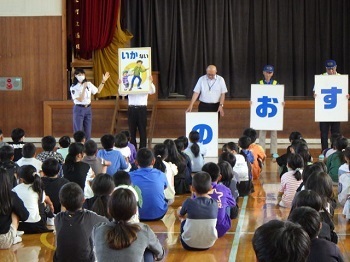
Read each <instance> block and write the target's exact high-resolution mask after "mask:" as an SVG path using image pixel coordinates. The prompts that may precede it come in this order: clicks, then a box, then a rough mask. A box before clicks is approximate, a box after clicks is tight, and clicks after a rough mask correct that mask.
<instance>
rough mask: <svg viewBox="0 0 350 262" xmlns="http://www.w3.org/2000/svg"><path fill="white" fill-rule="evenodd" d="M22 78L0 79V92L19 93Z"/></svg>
mask: <svg viewBox="0 0 350 262" xmlns="http://www.w3.org/2000/svg"><path fill="white" fill-rule="evenodd" d="M21 90H22V77H6V76H5V77H0V91H21Z"/></svg>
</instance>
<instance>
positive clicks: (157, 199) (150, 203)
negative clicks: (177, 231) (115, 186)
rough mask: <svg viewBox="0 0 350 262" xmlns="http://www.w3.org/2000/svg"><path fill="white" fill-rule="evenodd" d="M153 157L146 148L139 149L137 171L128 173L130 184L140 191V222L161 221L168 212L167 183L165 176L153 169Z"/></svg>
mask: <svg viewBox="0 0 350 262" xmlns="http://www.w3.org/2000/svg"><path fill="white" fill-rule="evenodd" d="M154 161H155V159H154V155H153V152H152V151H151V150H149V149H148V148H141V149H140V150H139V151H138V152H137V155H136V165H137V166H138V167H139V168H138V169H137V170H135V171H132V172H130V178H131V182H132V183H133V184H134V185H135V186H138V187H139V188H140V189H141V193H142V199H143V205H142V207H140V209H139V212H140V220H141V221H155V220H159V219H162V218H163V216H164V215H165V213H166V212H167V210H168V203H167V201H166V199H165V196H164V189H166V188H167V186H168V182H167V178H166V176H165V174H164V173H163V172H161V171H160V170H158V169H156V168H153V164H154Z"/></svg>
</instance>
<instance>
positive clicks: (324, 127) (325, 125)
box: [314, 60, 348, 152]
mask: <svg viewBox="0 0 350 262" xmlns="http://www.w3.org/2000/svg"><path fill="white" fill-rule="evenodd" d="M325 67H326V72H325V73H323V74H322V75H340V74H339V73H338V72H337V63H336V62H335V61H334V60H327V61H326V62H325ZM347 96H348V95H347ZM314 97H316V94H315V93H314ZM329 130H330V131H331V135H332V134H336V133H338V134H340V122H320V132H321V146H322V152H323V150H325V149H326V148H328V132H329Z"/></svg>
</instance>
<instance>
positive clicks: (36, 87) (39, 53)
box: [0, 16, 67, 137]
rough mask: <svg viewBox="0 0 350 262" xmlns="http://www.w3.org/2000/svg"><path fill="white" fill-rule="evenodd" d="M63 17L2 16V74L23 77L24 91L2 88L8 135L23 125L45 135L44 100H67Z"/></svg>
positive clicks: (1, 117)
mask: <svg viewBox="0 0 350 262" xmlns="http://www.w3.org/2000/svg"><path fill="white" fill-rule="evenodd" d="M62 21H63V19H62V17H61V16H54V17H52V16H42V17H0V32H1V41H0V76H11V77H13V76H20V77H22V80H23V90H22V91H0V108H1V109H0V128H1V129H2V130H3V131H4V135H5V136H10V133H11V130H12V129H13V128H16V127H21V128H23V129H24V130H25V131H26V136H27V137H42V136H43V135H44V134H43V130H44V128H43V101H47V100H64V99H65V95H64V94H65V92H66V91H65V90H66V88H67V87H66V79H65V77H64V75H65V70H64V67H65V65H64V62H63V61H64V59H65V58H64V56H63V55H62V54H63V52H65V50H63V49H64V47H63V42H64V41H63V38H62V35H63V32H65V29H63V28H62V27H63V26H62Z"/></svg>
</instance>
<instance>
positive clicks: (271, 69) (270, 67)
mask: <svg viewBox="0 0 350 262" xmlns="http://www.w3.org/2000/svg"><path fill="white" fill-rule="evenodd" d="M274 70H275V68H274V67H273V66H272V65H266V66H264V69H263V71H264V72H269V73H270V72H273V71H274Z"/></svg>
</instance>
